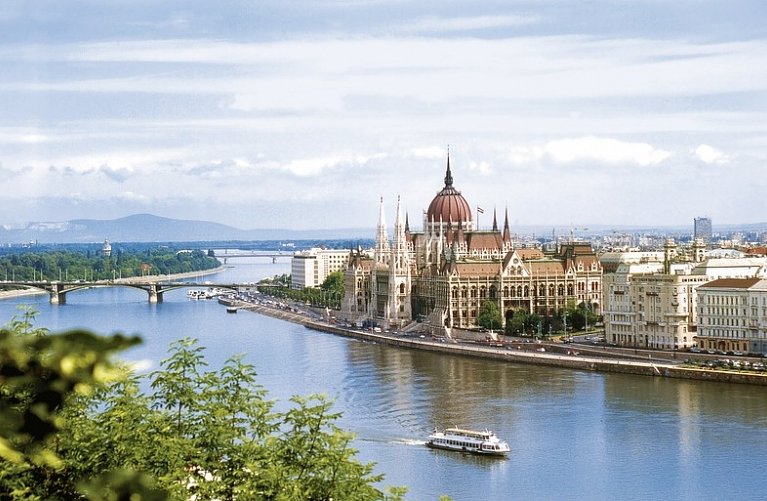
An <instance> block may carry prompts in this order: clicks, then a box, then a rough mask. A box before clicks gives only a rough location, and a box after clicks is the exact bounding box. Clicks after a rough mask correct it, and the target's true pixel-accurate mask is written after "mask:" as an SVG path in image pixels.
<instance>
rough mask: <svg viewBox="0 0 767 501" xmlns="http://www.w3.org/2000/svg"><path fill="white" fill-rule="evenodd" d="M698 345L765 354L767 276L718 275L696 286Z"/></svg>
mask: <svg viewBox="0 0 767 501" xmlns="http://www.w3.org/2000/svg"><path fill="white" fill-rule="evenodd" d="M697 341H698V346H699V347H700V348H701V349H702V350H705V351H711V352H716V353H754V354H761V355H767V280H765V279H759V278H740V279H721V280H714V281H712V282H708V283H706V284H704V285H702V286H700V287H699V288H698V336H697Z"/></svg>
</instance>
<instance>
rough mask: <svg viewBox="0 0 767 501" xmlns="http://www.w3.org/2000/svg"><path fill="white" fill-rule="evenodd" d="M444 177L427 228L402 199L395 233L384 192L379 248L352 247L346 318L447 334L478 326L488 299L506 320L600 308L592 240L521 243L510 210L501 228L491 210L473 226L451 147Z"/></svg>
mask: <svg viewBox="0 0 767 501" xmlns="http://www.w3.org/2000/svg"><path fill="white" fill-rule="evenodd" d="M444 183H445V184H444V187H443V188H442V189H441V190H440V191H439V192H437V194H436V196H435V197H434V198H433V199H432V200H431V202H430V203H429V205H428V208H427V209H426V210H425V211H424V212H423V229H422V230H421V231H412V230H411V228H410V225H409V219H408V216H407V215H405V216H404V219H403V215H402V212H401V208H400V201H399V199H398V200H397V207H396V213H395V218H394V219H395V222H394V234H393V238H392V239H391V241H390V240H389V238H388V234H387V231H386V221H385V215H384V205H383V199H381V201H380V209H379V216H378V226H377V231H376V240H375V246H374V249H373V250H372V252H371V253H370V254H366V253H363V252H362V251H361V250H359V249H358V250H356V251H353V252H351V253H350V258H349V267H348V268H347V272H346V282H345V283H346V293H345V297H344V301H343V302H342V307H341V308H342V309H341V313H340V315H341V318H343V319H346V320H347V321H350V322H355V323H357V324H361V323H364V322H368V323H372V324H375V325H380V326H382V327H387V328H400V327H402V326H405V325H407V324H409V323H411V322H413V321H420V322H422V323H423V324H424V325H425V326H426V327H427V328H429V329H430V330H432V332H433V333H435V334H437V333H445V332H447V334H449V333H450V331H449V329H450V328H453V327H458V328H472V327H476V326H477V319H478V315H479V312H480V309H481V307H482V305H483V304H484V302H485V301H493V302H495V303H496V305H497V306H498V308H499V309H500V311H501V313H502V315H503V317H504V322H505V321H506V320H508V319H510V318H511V317H512V316H513V314H514V312H515V311H517V310H525V311H526V312H528V313H538V314H540V315H543V316H557V315H559V314H561V312H562V311H563V310H564V309H565V308H566V307H568V306H571V305H572V306H575V305H579V304H581V303H584V304H586V305H588V307H590V308H591V309H592V310H593V311H594V312H596V313H599V312H600V310H601V306H602V268H601V265H600V263H599V260H598V259H597V256H596V253H595V252H594V250H593V249H592V248H591V245H590V244H589V243H586V242H576V241H572V240H571V241H569V242H567V243H564V244H561V245H559V246H558V248H555V249H554V250H552V251H551V252H547V251H544V250H541V249H540V248H529V247H518V246H516V245H515V244H514V242H513V241H512V238H511V232H510V228H509V218H508V212H507V213H506V215H505V220H504V224H503V228H502V229H500V228H499V226H498V220H497V214H496V213H495V211H494V213H493V223H492V228H491V229H480V228H477V227H476V224H475V221H474V220H473V218H472V210H471V206H470V205H469V203H468V202H467V200H466V199H465V198H464V196H463V195H462V194H461V193H460V192H459V191H458V190H457V189H456V188H455V186H454V185H453V175H452V171H451V169H450V157H449V155H448V159H447V168H446V172H445V178H444ZM477 211H478V212H482V209H481V208H479V207H478V208H477Z"/></svg>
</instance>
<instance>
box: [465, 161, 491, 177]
mask: <svg viewBox="0 0 767 501" xmlns="http://www.w3.org/2000/svg"><path fill="white" fill-rule="evenodd" d="M469 171H471V172H478V173H480V174H490V173H491V172H493V170H492V169H491V168H490V164H489V163H487V162H475V161H471V162H469Z"/></svg>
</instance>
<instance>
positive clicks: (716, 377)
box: [302, 320, 767, 386]
mask: <svg viewBox="0 0 767 501" xmlns="http://www.w3.org/2000/svg"><path fill="white" fill-rule="evenodd" d="M302 323H303V325H304V326H305V327H307V328H309V329H313V330H318V331H322V332H328V333H331V334H336V335H340V336H345V337H351V338H355V339H361V340H364V341H369V342H376V343H381V344H387V345H390V346H397V347H400V348H410V349H418V350H426V351H432V352H438V353H450V354H454V355H461V356H471V357H477V358H485V359H492V360H502V361H507V362H515V363H527V364H536V365H547V366H551V367H561V368H569V369H577V370H587V371H599V372H613V373H621V374H633V375H641V376H654V377H669V378H677V379H695V380H703V381H718V382H724V383H740V384H744V383H745V384H754V385H763V386H764V385H767V375H765V374H763V373H754V372H746V371H726V370H710V369H709V370H706V369H696V368H691V367H678V366H674V365H669V364H665V363H653V362H645V361H638V360H624V359H621V360H615V359H606V358H604V359H603V358H596V357H588V356H580V355H578V356H573V355H557V354H549V353H537V352H529V351H522V350H515V349H507V348H491V347H485V346H471V345H465V344H460V343H457V344H456V343H443V342H436V341H432V340H424V339H416V338H402V337H394V336H390V335H385V334H378V333H373V332H366V331H357V330H352V329H345V328H342V327H337V326H334V325H328V324H324V323H319V322H312V321H307V320H305V321H304V322H302Z"/></svg>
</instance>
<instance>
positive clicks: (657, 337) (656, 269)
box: [603, 242, 767, 349]
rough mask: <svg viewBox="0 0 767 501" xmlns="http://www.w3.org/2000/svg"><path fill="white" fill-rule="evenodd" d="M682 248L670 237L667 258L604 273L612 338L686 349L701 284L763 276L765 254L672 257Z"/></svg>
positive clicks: (632, 344) (608, 334) (607, 333)
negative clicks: (763, 257)
mask: <svg viewBox="0 0 767 501" xmlns="http://www.w3.org/2000/svg"><path fill="white" fill-rule="evenodd" d="M680 254H681V253H680V252H678V251H677V249H676V248H675V245H674V244H673V242H672V243H671V244H669V243H667V245H666V249H665V252H664V254H663V260H659V259H649V258H650V256H647V257H648V259H645V260H642V262H636V261H635V260H633V259H629V260H628V261H629V262H626V263H622V264H619V265H618V266H617V269H616V270H615V271H614V272H612V273H605V275H604V278H603V283H604V289H603V290H604V322H605V337H606V340H607V342H608V343H611V344H615V345H618V346H627V347H637V348H657V349H685V348H690V347H692V346H695V344H696V335H697V324H698V321H697V314H698V302H697V301H698V298H697V293H696V290H697V288H698V287H699V286H702V285H703V284H705V283H707V282H710V281H712V280H715V279H719V278H748V277H758V276H765V270H767V260H764V259H754V258H750V259H704V258H703V255H702V254H700V253H696V252H693V253H692V260H690V261H687V262H681V263H680V262H674V260H675V259H676V258H677V256H679V255H680Z"/></svg>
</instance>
